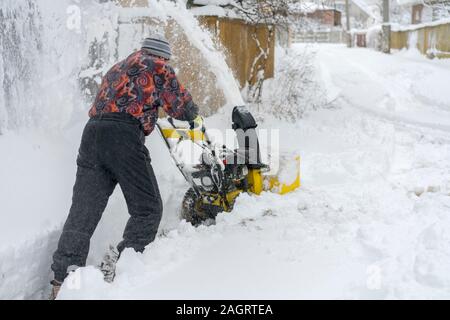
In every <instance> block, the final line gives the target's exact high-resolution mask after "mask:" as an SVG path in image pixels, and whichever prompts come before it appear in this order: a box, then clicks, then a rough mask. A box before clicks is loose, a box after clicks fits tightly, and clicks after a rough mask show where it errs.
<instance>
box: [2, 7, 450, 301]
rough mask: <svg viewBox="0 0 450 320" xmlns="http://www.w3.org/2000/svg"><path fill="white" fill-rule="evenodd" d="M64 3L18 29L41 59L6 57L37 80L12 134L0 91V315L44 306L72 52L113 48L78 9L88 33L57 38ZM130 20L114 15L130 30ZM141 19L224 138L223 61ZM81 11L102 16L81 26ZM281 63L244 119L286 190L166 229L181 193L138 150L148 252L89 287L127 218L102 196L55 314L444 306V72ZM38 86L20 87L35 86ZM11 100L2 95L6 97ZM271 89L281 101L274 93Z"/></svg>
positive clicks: (323, 54)
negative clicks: (16, 304)
mask: <svg viewBox="0 0 450 320" xmlns="http://www.w3.org/2000/svg"><path fill="white" fill-rule="evenodd" d="M68 3H69V2H68V1H67V2H65V1H61V4H60V5H58V6H54V2H53V1H52V2H50V0H40V1H39V6H40V8H42V9H43V11H42V12H43V13H42V17H41V18H39V17H33V18H32V19H35V20H33V21H34V22H35V24H36V26H40V27H37V29H36V30H41V31H42V32H43V34H42V38H41V40H42V47H41V50H42V51H39V52H34V53H33V52H32V51H31V49H30V47H29V45H28V46H27V44H26V43H22V42H20V43H19V44H18V48H19V50H18V51H17V52H18V53H21V52H29V55H25V56H20V58H21V59H24V60H25V61H28V60H30V61H35V60H38V61H42V68H45V69H47V70H48V74H47V75H48V77H49V78H50V79H52V81H50V82H49V83H47V84H46V86H44V87H43V88H41V87H39V86H38V87H37V88H31V89H30V91H28V92H29V94H28V95H27V96H25V97H21V98H20V99H19V98H18V99H17V100H14V105H13V107H14V108H16V107H17V111H18V112H19V111H20V112H23V111H26V114H27V115H28V116H29V117H28V118H26V117H17V118H14V121H13V120H11V119H12V118H11V117H9V118H7V119H6V118H4V115H13V114H12V113H10V110H7V109H6V106H4V105H3V103H5V102H4V101H5V100H4V99H5V97H6V95H5V92H6V91H5V90H3V89H4V88H2V87H0V116H1V117H2V118H1V121H0V125H2V134H1V135H0V154H1V157H0V176H1V177H2V180H1V182H0V213H1V214H0V298H1V299H7V298H10V299H39V298H44V297H45V296H46V295H47V294H48V289H49V288H48V282H49V280H50V271H49V267H50V264H51V255H52V253H53V251H54V250H55V247H56V241H57V239H58V236H59V233H60V231H61V228H62V224H63V223H64V220H65V218H66V216H67V213H68V209H69V206H70V199H71V188H72V185H73V182H74V179H75V170H76V166H75V160H76V154H77V148H78V144H79V141H80V137H81V132H82V129H83V125H84V123H85V121H86V108H87V104H85V103H84V102H82V99H81V97H79V96H78V95H77V94H76V92H77V90H76V87H77V77H78V73H79V70H80V69H81V67H80V65H82V64H84V63H85V60H84V59H85V58H86V56H85V53H86V51H87V48H86V47H85V46H84V43H85V42H86V43H89V42H90V41H92V40H93V39H98V38H100V37H102V32H101V30H103V31H107V32H109V36H108V37H107V39H106V40H107V42H110V41H112V39H114V33H113V29H114V27H115V26H114V23H113V22H110V23H108V22H107V21H106V20H107V18H108V17H111V16H112V15H115V14H118V12H117V11H115V9H114V7H109V6H106V7H102V8H103V9H104V10H98V9H99V7H97V5H98V4H91V5H90V6H89V7H86V8H85V10H84V13H83V17H84V18H83V19H87V18H88V17H91V18H92V17H93V16H96V17H98V19H97V18H92V19H88V20H83V21H84V22H83V24H82V26H83V27H84V28H88V29H92V28H95V27H96V28H98V30H93V31H92V33H90V34H88V35H84V36H82V35H79V34H78V33H77V32H76V30H74V32H72V31H71V30H69V31H68V29H65V28H64V24H66V9H67V4H68ZM13 5H15V2H13V1H9V0H8V1H6V2H2V8H3V6H5V7H7V8H11V7H13ZM104 5H106V4H104ZM133 10H134V9H126V10H124V11H120V12H119V13H120V15H121V17H122V18H127V19H128V18H133V17H135V16H136V15H138V12H137V11H135V10H134V11H133ZM157 10H158V12H159V13H161V15H162V16H164V15H166V14H167V16H168V17H169V16H170V17H171V18H172V19H175V20H176V21H177V22H178V23H179V24H180V25H181V27H182V28H183V30H185V32H186V33H187V35H188V37H189V41H191V42H192V43H193V44H194V45H195V46H196V47H197V48H199V50H200V51H201V52H202V53H203V54H204V56H205V59H206V61H207V62H208V65H209V66H210V68H211V70H213V72H214V73H215V74H216V76H217V78H218V86H220V87H221V88H222V89H223V91H224V92H225V95H226V98H227V99H226V100H227V105H226V106H224V107H223V108H222V109H221V110H220V111H219V112H218V113H217V114H216V115H214V116H212V117H209V118H207V119H206V125H207V126H208V128H211V129H217V130H224V129H226V128H229V127H230V120H231V110H232V106H233V105H235V104H236V105H239V104H243V101H242V98H241V95H240V92H239V89H238V86H237V84H236V81H235V80H234V79H233V77H232V75H231V72H229V69H228V67H227V66H226V64H225V63H224V59H223V55H222V54H221V53H219V52H217V51H216V50H215V49H214V45H213V42H212V40H211V39H210V38H209V36H208V34H207V33H205V32H204V31H202V30H201V28H200V27H199V26H198V24H197V23H196V22H195V19H194V17H193V15H192V13H190V12H188V11H187V10H185V9H184V8H180V7H177V6H176V5H174V4H173V3H170V2H167V1H161V2H158V6H157ZM97 11H99V12H100V11H101V12H102V15H95V14H92V13H93V12H97ZM169 13H170V14H169ZM25 16H27V15H26V14H25ZM105 19H106V20H105ZM116 20H117V19H112V18H111V21H116ZM19 21H20V19H19ZM54 23H56V24H57V25H58V26H60V28H52V27H51V26H52V24H54ZM36 30H35V31H36ZM36 32H37V31H36ZM82 34H84V33H82ZM54 39H59V41H55V40H54ZM126 45H131V44H123V46H124V47H126ZM8 49H10V48H8ZM0 50H2V51H0V52H1V54H2V56H1V59H0V80H2V79H5V77H9V76H13V75H14V72H16V71H17V69H11V68H12V67H16V65H15V64H12V65H9V66H8V68H5V63H4V62H5V61H4V60H3V58H5V57H6V53H5V51H4V50H5V47H1V46H0ZM282 50H284V49H281V48H277V55H276V56H277V61H276V69H277V70H276V80H275V81H272V82H268V84H269V85H266V87H265V88H264V90H265V93H264V96H263V104H262V105H261V106H251V108H252V111H253V112H254V113H255V114H256V115H257V118H258V122H259V128H260V129H263V130H264V129H273V128H275V129H279V130H280V137H281V139H280V151H282V152H288V153H289V154H300V155H301V157H302V179H303V180H302V188H301V189H299V190H297V191H296V192H294V193H291V194H289V195H285V196H280V195H277V194H272V193H264V194H262V195H261V196H258V197H257V196H249V195H242V196H241V197H239V199H238V202H237V204H236V207H235V210H234V211H233V213H231V214H228V213H227V214H225V213H224V214H221V215H219V217H218V218H217V222H216V224H214V225H211V226H200V227H199V228H194V227H192V226H191V225H188V224H187V223H186V222H183V221H180V220H179V214H178V213H179V209H180V205H181V199H182V196H183V194H184V192H185V190H187V188H188V185H187V183H186V182H185V181H184V179H183V177H182V176H181V174H180V173H179V172H178V170H177V168H176V167H175V165H174V164H173V163H172V161H171V158H170V155H169V152H168V151H167V150H166V147H165V145H164V143H163V142H162V141H161V139H160V137H159V136H158V135H157V134H153V135H152V136H151V137H150V138H149V139H148V141H147V146H148V148H149V149H150V152H151V156H152V160H153V161H152V162H153V166H154V169H155V172H156V175H157V178H158V181H159V185H160V189H161V194H162V197H163V202H164V208H165V211H164V216H163V221H162V224H161V227H160V230H159V233H158V237H157V239H156V241H155V242H153V243H152V244H150V245H149V247H148V248H147V250H146V252H145V253H144V254H137V253H135V252H133V251H131V250H128V251H126V252H125V253H124V254H123V256H122V258H121V260H120V261H119V264H118V269H117V272H118V273H117V278H116V281H115V282H114V283H113V284H106V283H105V282H104V281H103V280H102V275H101V274H100V272H99V271H98V270H97V269H96V268H95V266H96V265H97V264H98V263H99V261H100V260H101V258H102V255H103V253H104V252H105V251H106V249H107V248H108V245H109V244H116V243H118V241H120V239H121V236H122V232H123V229H124V226H125V223H126V221H127V218H128V215H127V208H126V204H125V202H124V199H123V196H122V195H121V192H120V189H119V188H117V189H116V191H115V193H114V194H113V196H112V197H111V199H110V202H109V204H108V208H107V209H106V212H105V215H104V217H103V219H102V221H101V223H100V225H99V227H98V229H97V231H96V233H95V235H94V238H93V239H92V242H91V253H90V256H89V259H88V267H86V268H81V269H78V270H77V271H76V272H75V273H73V274H72V275H71V276H70V278H69V279H68V280H67V281H66V283H65V285H64V288H63V290H62V292H61V295H60V298H61V299H109V298H111V299H163V298H178V299H196V298H198V299H202V298H203V299H212V298H219V299H220V298H222V299H228V298H232V299H258V298H261V299H266V298H268V299H280V298H285V299H286V298H287V299H289V298H305V299H311V298H330V299H332V298H339V299H342V298H350V299H357V298H362V299H371V298H374V299H406V298H449V297H450V277H449V274H450V273H449V270H448V265H449V263H450V254H449V247H450V237H449V235H448V232H447V231H448V229H449V227H450V216H449V207H450V164H449V162H448V159H450V116H449V113H450V91H449V90H448V88H447V87H448V85H447V84H448V83H449V82H450V64H449V62H448V61H442V60H427V59H425V58H424V57H422V56H421V55H419V54H418V53H417V52H415V51H414V50H409V51H400V52H397V53H394V54H392V55H383V54H381V53H379V52H375V51H372V50H368V49H362V48H359V49H358V48H352V49H348V48H346V47H345V46H343V45H325V44H324V45H308V46H305V45H294V46H293V48H292V49H291V50H290V51H282ZM8 54H9V53H8ZM106 58H107V59H108V60H107V61H110V62H112V61H114V57H112V56H111V57H106ZM9 67H11V68H9ZM95 70H98V69H95V68H94V69H90V70H89V71H86V73H85V75H87V74H89V72H90V74H91V75H94V74H96V72H95ZM296 70H297V71H298V70H299V71H300V72H295V71H296ZM5 71H6V72H5ZM32 71H33V70H32ZM38 71H39V72H37V73H36V75H37V76H36V78H33V79H32V80H33V81H34V82H32V83H40V82H39V81H38V80H40V78H39V77H38V76H40V75H42V73H41V71H42V70H40V69H39V70H38ZM302 72H303V73H302ZM292 79H294V80H295V81H293V80H292ZM21 81H22V80H21ZM26 84H27V83H25V82H20V81H18V82H17V86H16V87H14V89H15V90H19V91H20V89H21V88H22V87H23V86H25V85H26ZM287 85H289V92H288V93H286V92H284V91H283V90H281V89H282V87H283V86H287ZM42 89H46V90H42ZM277 98H278V100H280V99H281V100H282V101H284V100H285V99H291V100H289V101H290V103H289V104H286V105H285V106H283V107H285V109H283V110H284V111H285V112H287V113H290V114H292V115H295V118H293V117H289V116H286V115H278V116H277V114H276V112H269V111H270V109H271V108H273V107H274V105H273V103H274V102H275V101H276V100H277ZM24 101H27V102H30V103H24ZM282 101H281V102H282ZM21 104H23V105H21ZM83 106H84V107H83ZM275 106H277V107H281V106H282V104H281V103H279V104H278V105H275ZM296 107H297V108H296ZM258 108H260V109H259V110H258ZM38 111H40V112H38ZM278 113H281V112H278ZM5 119H6V120H5ZM6 124H8V125H6ZM5 128H6V129H5ZM261 147H262V150H264V151H267V150H269V146H268V145H264V144H262V146H261ZM290 172H292V170H289V167H288V166H287V167H286V171H285V174H284V173H283V172H282V174H281V175H282V177H281V178H282V179H283V180H284V181H289V178H292V174H290Z"/></svg>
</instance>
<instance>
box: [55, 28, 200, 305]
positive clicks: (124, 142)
mask: <svg viewBox="0 0 450 320" xmlns="http://www.w3.org/2000/svg"><path fill="white" fill-rule="evenodd" d="M170 58H171V48H170V45H169V43H168V42H167V40H166V39H165V38H164V37H163V36H161V35H155V36H152V37H151V38H147V39H145V40H144V42H143V45H142V49H141V50H139V51H137V52H136V53H133V54H132V55H130V56H129V57H128V58H127V59H125V60H124V61H122V62H119V63H118V64H116V65H115V66H113V67H112V68H111V70H109V71H108V73H107V74H106V75H105V77H104V79H103V81H102V84H101V87H100V91H99V93H98V95H97V98H96V100H95V102H94V104H93V106H92V108H91V110H90V111H89V117H90V120H89V121H88V123H87V125H86V127H85V129H84V133H83V137H82V140H81V146H80V150H79V156H78V159H77V164H78V171H77V177H76V182H75V186H74V190H73V199H72V207H71V209H70V213H69V216H68V218H67V221H66V223H65V225H64V229H63V233H62V235H61V238H60V240H59V244H58V249H57V251H56V252H55V254H54V255H53V264H52V270H53V272H54V280H53V281H52V285H53V290H52V295H51V299H55V298H56V297H57V295H58V292H59V290H60V288H61V285H62V283H63V282H64V280H65V278H66V277H67V275H68V271H70V270H71V269H73V267H83V266H85V265H86V259H87V256H88V253H89V245H90V239H91V237H92V235H93V233H94V231H95V229H96V227H97V224H98V223H99V221H100V218H101V216H102V214H103V211H104V210H105V208H106V205H107V202H108V199H109V197H110V196H111V194H112V193H113V191H114V189H115V187H116V185H117V184H119V185H120V187H121V189H122V191H123V194H124V196H125V199H126V202H127V206H128V211H129V214H130V216H131V217H130V219H129V221H128V223H127V225H126V228H125V232H124V235H123V241H122V242H121V243H120V244H119V245H118V246H117V248H111V250H110V252H109V253H108V254H107V255H106V256H105V261H104V262H103V263H102V271H103V272H104V274H105V280H106V281H112V280H113V279H114V274H115V264H116V262H117V260H118V258H119V255H120V253H121V252H122V251H123V250H124V249H125V248H133V249H134V250H135V251H137V252H142V251H144V249H145V247H146V246H147V245H148V244H149V243H151V242H152V241H153V240H154V239H155V236H156V233H157V231H158V227H159V224H160V221H161V216H162V210H163V208H162V201H161V196H160V193H159V189H158V183H157V181H156V178H155V174H154V172H153V168H152V165H151V159H150V154H149V151H148V149H147V148H146V147H145V144H144V143H145V137H146V136H148V135H149V134H150V133H151V132H152V131H153V129H154V127H155V124H156V121H157V119H158V111H159V108H160V107H161V108H163V109H164V111H165V112H166V113H167V114H169V115H170V116H171V117H173V118H175V119H177V120H181V121H188V122H192V121H194V120H195V119H196V118H197V117H198V107H197V106H196V105H195V104H194V102H193V100H192V96H191V95H190V93H189V92H188V91H187V90H186V89H185V88H184V87H183V86H182V85H181V84H180V83H179V81H178V80H177V77H176V75H175V72H174V70H173V68H172V67H170V66H169V65H168V64H167V62H168V61H169V60H170Z"/></svg>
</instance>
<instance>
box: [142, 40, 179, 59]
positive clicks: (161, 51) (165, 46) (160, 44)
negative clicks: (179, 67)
mask: <svg viewBox="0 0 450 320" xmlns="http://www.w3.org/2000/svg"><path fill="white" fill-rule="evenodd" d="M142 48H143V49H147V50H148V51H149V52H150V53H151V54H153V55H155V56H157V57H161V58H164V59H167V60H170V58H171V57H172V50H171V49H170V44H169V42H168V41H167V39H166V38H165V37H164V36H163V35H162V34H155V35H152V36H150V37H148V38H146V39H145V40H144V41H143V43H142Z"/></svg>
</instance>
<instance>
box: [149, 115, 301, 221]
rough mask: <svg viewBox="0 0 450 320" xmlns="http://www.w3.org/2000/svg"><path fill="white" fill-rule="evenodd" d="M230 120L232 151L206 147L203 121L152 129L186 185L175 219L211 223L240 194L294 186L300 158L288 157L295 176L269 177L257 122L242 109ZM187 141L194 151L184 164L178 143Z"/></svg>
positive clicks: (208, 143) (161, 123) (284, 190)
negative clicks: (190, 160) (196, 153)
mask: <svg viewBox="0 0 450 320" xmlns="http://www.w3.org/2000/svg"><path fill="white" fill-rule="evenodd" d="M232 120H233V129H234V130H235V132H236V137H237V141H238V149H236V150H230V149H229V148H227V147H226V146H224V145H220V146H218V145H216V144H214V143H212V142H211V139H210V137H209V136H208V133H207V130H206V128H205V127H204V125H203V123H202V124H201V125H199V126H197V127H195V125H194V124H191V126H190V127H183V126H181V125H176V124H175V121H174V120H173V119H172V118H167V119H160V120H158V123H157V128H158V130H159V132H160V134H161V136H162V138H163V140H164V141H165V143H166V145H167V147H168V148H169V151H170V154H171V156H172V158H173V160H174V162H175V164H176V166H177V167H178V169H179V170H180V172H181V173H182V174H183V176H184V177H185V179H186V180H187V182H188V183H189V184H190V186H191V188H190V189H189V190H188V191H187V192H186V194H185V196H184V199H183V204H182V210H181V211H182V212H181V217H182V218H183V219H185V220H186V221H188V222H190V223H192V224H193V225H195V226H197V225H200V224H201V223H203V222H205V221H207V220H210V219H215V217H216V216H217V214H219V213H221V212H231V211H232V210H233V206H234V203H235V201H236V199H237V197H238V196H239V195H240V194H241V193H243V192H247V193H250V194H255V195H259V194H261V193H262V192H263V191H270V192H276V193H279V194H286V193H288V192H291V191H293V190H295V189H297V188H299V187H300V157H295V159H292V161H293V162H294V164H295V171H294V172H292V173H291V175H295V176H294V177H291V180H290V182H288V183H286V182H284V183H283V182H280V181H279V179H278V177H277V176H276V175H271V174H270V173H269V172H270V168H269V166H268V165H266V164H264V163H262V162H261V154H260V147H259V141H258V136H257V132H256V128H257V124H256V121H255V118H254V117H253V116H252V114H251V113H250V112H249V111H248V110H247V109H246V108H245V107H235V108H234V110H233V115H232ZM187 141H188V142H190V146H191V147H192V144H191V143H194V144H195V145H197V146H198V147H199V148H197V149H198V150H200V154H199V158H200V159H199V163H197V164H194V165H189V164H186V163H185V161H184V160H183V159H182V158H183V147H182V145H183V144H184V143H185V142H187ZM191 150H192V149H190V151H189V152H191ZM180 154H181V156H180ZM281 169H282V168H281ZM279 171H281V170H279Z"/></svg>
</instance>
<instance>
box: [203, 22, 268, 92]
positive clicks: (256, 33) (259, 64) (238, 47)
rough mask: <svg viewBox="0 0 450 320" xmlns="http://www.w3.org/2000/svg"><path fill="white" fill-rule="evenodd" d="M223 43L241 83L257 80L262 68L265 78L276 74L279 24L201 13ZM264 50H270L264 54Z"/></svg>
mask: <svg viewBox="0 0 450 320" xmlns="http://www.w3.org/2000/svg"><path fill="white" fill-rule="evenodd" d="M198 20H199V21H200V23H201V24H202V25H203V26H205V27H206V28H208V29H209V30H210V31H211V32H212V34H213V35H214V36H215V38H216V39H217V40H218V41H219V43H220V45H221V46H222V47H223V49H224V51H225V54H226V57H227V63H228V65H229V66H230V68H231V69H232V70H233V71H234V73H235V77H236V79H238V80H239V83H240V85H241V87H244V86H245V85H246V84H247V83H250V84H254V83H255V82H256V80H257V73H258V70H261V69H264V78H265V79H268V78H273V76H274V67H275V28H274V27H273V26H271V25H266V24H249V23H246V22H245V21H244V20H240V19H230V18H221V17H216V16H199V17H198ZM262 51H264V53H266V54H267V57H264V54H262Z"/></svg>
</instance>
